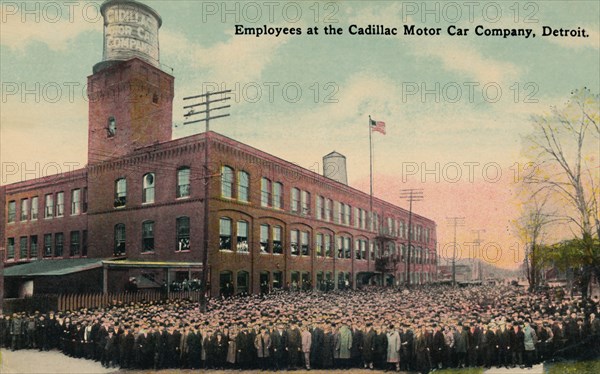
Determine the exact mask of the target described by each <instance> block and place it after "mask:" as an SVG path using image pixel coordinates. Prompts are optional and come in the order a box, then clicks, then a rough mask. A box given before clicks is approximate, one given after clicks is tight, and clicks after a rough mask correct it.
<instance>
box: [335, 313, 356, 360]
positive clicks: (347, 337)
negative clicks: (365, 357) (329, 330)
mask: <svg viewBox="0 0 600 374" xmlns="http://www.w3.org/2000/svg"><path fill="white" fill-rule="evenodd" d="M338 334H339V366H340V367H343V368H347V367H349V364H350V358H351V357H352V351H351V349H352V331H351V330H350V328H349V327H348V325H347V324H346V323H344V324H343V325H342V327H340V331H339V332H338ZM336 348H337V347H336Z"/></svg>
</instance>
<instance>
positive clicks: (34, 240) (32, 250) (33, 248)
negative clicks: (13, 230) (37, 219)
mask: <svg viewBox="0 0 600 374" xmlns="http://www.w3.org/2000/svg"><path fill="white" fill-rule="evenodd" d="M37 255H38V237H37V235H31V236H30V237H29V258H37Z"/></svg>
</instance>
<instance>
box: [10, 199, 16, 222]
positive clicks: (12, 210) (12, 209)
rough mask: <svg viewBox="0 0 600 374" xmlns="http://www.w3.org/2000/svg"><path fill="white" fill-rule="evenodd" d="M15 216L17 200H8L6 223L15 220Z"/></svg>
mask: <svg viewBox="0 0 600 374" xmlns="http://www.w3.org/2000/svg"><path fill="white" fill-rule="evenodd" d="M16 218H17V202H16V201H14V200H13V201H9V202H8V223H13V222H15V220H16Z"/></svg>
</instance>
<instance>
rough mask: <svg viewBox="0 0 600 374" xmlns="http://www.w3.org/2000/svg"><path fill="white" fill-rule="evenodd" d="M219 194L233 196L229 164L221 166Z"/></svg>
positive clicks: (231, 171) (231, 173)
mask: <svg viewBox="0 0 600 374" xmlns="http://www.w3.org/2000/svg"><path fill="white" fill-rule="evenodd" d="M221 196H222V197H227V198H232V197H233V169H232V168H230V167H229V166H223V167H222V168H221Z"/></svg>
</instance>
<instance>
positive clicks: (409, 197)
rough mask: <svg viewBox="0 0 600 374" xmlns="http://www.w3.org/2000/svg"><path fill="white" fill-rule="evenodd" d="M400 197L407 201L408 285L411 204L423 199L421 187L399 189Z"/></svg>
mask: <svg viewBox="0 0 600 374" xmlns="http://www.w3.org/2000/svg"><path fill="white" fill-rule="evenodd" d="M400 198H401V199H403V200H405V201H408V204H409V205H408V206H409V208H408V255H407V256H406V286H407V287H410V254H411V252H412V244H411V240H412V234H413V229H412V204H413V202H416V201H423V199H424V197H423V189H422V188H406V189H401V190H400Z"/></svg>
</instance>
